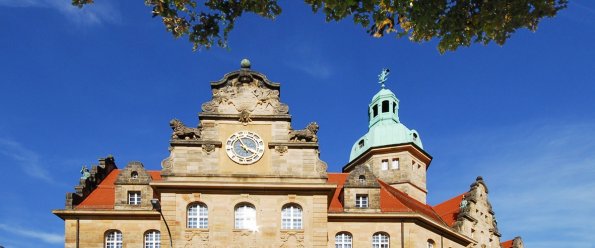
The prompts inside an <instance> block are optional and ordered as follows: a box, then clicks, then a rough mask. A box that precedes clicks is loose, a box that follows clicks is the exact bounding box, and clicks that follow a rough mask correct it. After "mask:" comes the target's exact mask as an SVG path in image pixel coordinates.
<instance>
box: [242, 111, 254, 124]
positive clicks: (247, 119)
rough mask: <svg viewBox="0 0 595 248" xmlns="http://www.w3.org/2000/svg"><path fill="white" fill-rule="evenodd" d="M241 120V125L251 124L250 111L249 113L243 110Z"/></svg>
mask: <svg viewBox="0 0 595 248" xmlns="http://www.w3.org/2000/svg"><path fill="white" fill-rule="evenodd" d="M239 115H240V118H239V121H240V122H241V123H244V125H246V124H248V122H251V121H252V119H250V111H248V110H247V109H244V110H242V112H240V114H239Z"/></svg>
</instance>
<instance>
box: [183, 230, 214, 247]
mask: <svg viewBox="0 0 595 248" xmlns="http://www.w3.org/2000/svg"><path fill="white" fill-rule="evenodd" d="M184 239H186V245H184V247H186V248H190V247H200V248H207V247H211V246H210V245H209V232H208V231H203V230H196V229H194V230H186V231H185V232H184Z"/></svg>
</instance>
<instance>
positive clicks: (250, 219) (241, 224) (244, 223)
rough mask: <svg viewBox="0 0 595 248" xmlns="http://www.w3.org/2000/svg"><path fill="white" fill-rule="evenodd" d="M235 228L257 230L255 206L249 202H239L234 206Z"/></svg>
mask: <svg viewBox="0 0 595 248" xmlns="http://www.w3.org/2000/svg"><path fill="white" fill-rule="evenodd" d="M234 212H235V214H234V216H235V221H234V222H235V225H234V226H235V229H248V230H253V231H256V230H257V226H256V208H255V207H254V206H253V205H252V204H249V203H242V204H239V205H238V206H237V207H236V208H235V211H234Z"/></svg>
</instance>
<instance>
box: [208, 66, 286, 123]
mask: <svg viewBox="0 0 595 248" xmlns="http://www.w3.org/2000/svg"><path fill="white" fill-rule="evenodd" d="M211 89H212V94H213V97H212V99H211V101H208V102H206V103H204V104H203V105H202V111H203V113H206V114H241V115H243V113H242V112H244V111H248V112H249V113H250V114H251V115H280V114H287V113H288V112H289V107H288V106H287V105H286V104H284V103H281V102H280V98H279V95H280V85H279V84H278V83H274V82H271V81H270V80H269V79H267V78H266V76H264V75H263V74H261V73H258V72H256V71H253V70H251V69H250V67H249V66H248V67H246V66H244V64H243V65H242V68H241V69H240V70H237V71H234V72H231V73H228V74H226V75H225V76H224V77H223V78H222V79H221V80H219V81H216V82H212V83H211ZM245 120H248V119H244V121H245Z"/></svg>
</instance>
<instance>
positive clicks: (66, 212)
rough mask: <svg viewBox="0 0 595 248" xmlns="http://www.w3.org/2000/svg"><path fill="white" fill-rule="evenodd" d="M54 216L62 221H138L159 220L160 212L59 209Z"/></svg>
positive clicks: (54, 211)
mask: <svg viewBox="0 0 595 248" xmlns="http://www.w3.org/2000/svg"><path fill="white" fill-rule="evenodd" d="M52 213H53V214H55V215H57V216H58V217H60V218H61V219H63V220H65V219H72V218H80V217H114V218H122V219H138V218H143V219H146V218H155V219H159V218H160V216H159V212H157V211H155V210H114V209H102V210H88V209H85V210H78V209H72V210H71V209H57V210H53V211H52Z"/></svg>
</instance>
